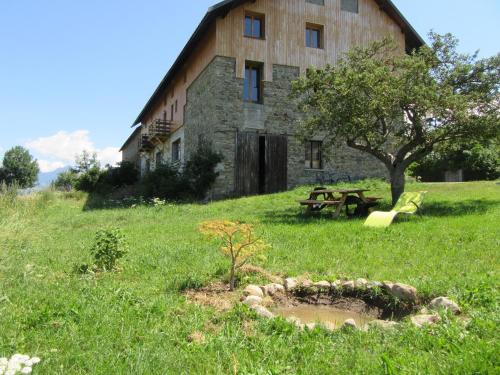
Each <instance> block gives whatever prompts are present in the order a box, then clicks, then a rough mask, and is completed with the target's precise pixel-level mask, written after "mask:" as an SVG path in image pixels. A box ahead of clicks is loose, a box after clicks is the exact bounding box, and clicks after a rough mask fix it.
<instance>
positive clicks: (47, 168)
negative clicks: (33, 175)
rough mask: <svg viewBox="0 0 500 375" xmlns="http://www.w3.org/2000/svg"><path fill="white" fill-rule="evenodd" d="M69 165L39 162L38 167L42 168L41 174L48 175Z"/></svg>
mask: <svg viewBox="0 0 500 375" xmlns="http://www.w3.org/2000/svg"><path fill="white" fill-rule="evenodd" d="M66 165H67V164H65V163H63V162H61V161H49V160H38V166H39V167H40V172H42V173H47V172H53V171H55V170H56V169H59V168H62V167H65V166H66Z"/></svg>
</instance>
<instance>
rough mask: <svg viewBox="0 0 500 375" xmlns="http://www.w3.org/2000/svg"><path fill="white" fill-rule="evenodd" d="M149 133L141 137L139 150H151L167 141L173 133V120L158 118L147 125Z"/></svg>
mask: <svg viewBox="0 0 500 375" xmlns="http://www.w3.org/2000/svg"><path fill="white" fill-rule="evenodd" d="M147 130H148V131H147V134H143V135H142V136H141V137H140V138H139V151H140V152H149V151H151V150H153V149H154V147H155V146H156V145H158V144H160V143H162V142H165V141H166V140H167V139H168V138H169V137H170V134H171V130H172V122H171V121H167V120H159V119H158V120H156V121H154V122H153V123H152V124H150V125H149V126H148V127H147Z"/></svg>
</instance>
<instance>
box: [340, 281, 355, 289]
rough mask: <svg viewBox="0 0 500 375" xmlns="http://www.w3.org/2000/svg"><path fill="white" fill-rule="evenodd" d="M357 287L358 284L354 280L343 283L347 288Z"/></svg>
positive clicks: (343, 286)
mask: <svg viewBox="0 0 500 375" xmlns="http://www.w3.org/2000/svg"><path fill="white" fill-rule="evenodd" d="M355 287H356V284H355V283H354V281H345V282H343V283H342V288H344V289H345V290H354V288H355Z"/></svg>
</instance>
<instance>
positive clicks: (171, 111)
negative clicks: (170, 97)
mask: <svg viewBox="0 0 500 375" xmlns="http://www.w3.org/2000/svg"><path fill="white" fill-rule="evenodd" d="M170 121H174V105H173V104H172V105H171V106H170Z"/></svg>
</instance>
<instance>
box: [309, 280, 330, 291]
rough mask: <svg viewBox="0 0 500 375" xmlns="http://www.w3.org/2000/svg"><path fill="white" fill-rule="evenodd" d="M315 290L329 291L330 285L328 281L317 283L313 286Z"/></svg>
mask: <svg viewBox="0 0 500 375" xmlns="http://www.w3.org/2000/svg"><path fill="white" fill-rule="evenodd" d="M313 285H314V286H315V287H316V288H318V289H319V290H330V288H331V285H330V283H329V282H328V281H318V282H317V283H314V284H313Z"/></svg>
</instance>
